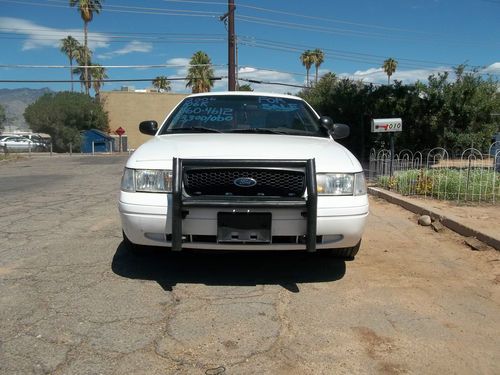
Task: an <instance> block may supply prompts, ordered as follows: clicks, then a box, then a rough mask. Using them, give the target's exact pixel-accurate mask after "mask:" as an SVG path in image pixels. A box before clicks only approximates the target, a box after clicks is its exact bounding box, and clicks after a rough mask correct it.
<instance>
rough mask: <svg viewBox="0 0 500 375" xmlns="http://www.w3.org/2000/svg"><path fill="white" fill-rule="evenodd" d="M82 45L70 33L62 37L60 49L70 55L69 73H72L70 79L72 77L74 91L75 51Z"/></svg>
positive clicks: (72, 89)
mask: <svg viewBox="0 0 500 375" xmlns="http://www.w3.org/2000/svg"><path fill="white" fill-rule="evenodd" d="M79 47H80V43H79V42H78V40H76V39H75V38H73V37H72V36H71V35H68V36H67V37H66V38H63V39H61V46H60V50H61V52H62V53H64V54H65V55H66V56H68V59H69V73H70V79H71V91H72V92H73V91H74V88H73V59H74V58H75V52H76V51H77V50H78V48H79Z"/></svg>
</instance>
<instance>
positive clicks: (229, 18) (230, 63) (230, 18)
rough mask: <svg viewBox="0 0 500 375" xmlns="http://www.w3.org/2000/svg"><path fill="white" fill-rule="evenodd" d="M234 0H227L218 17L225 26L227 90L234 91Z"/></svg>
mask: <svg viewBox="0 0 500 375" xmlns="http://www.w3.org/2000/svg"><path fill="white" fill-rule="evenodd" d="M235 9H236V7H235V6H234V0H227V13H225V14H224V15H223V16H221V17H219V19H220V20H221V21H224V24H225V25H226V27H227V90H228V91H236V63H235V61H236V58H235V55H236V36H235V35H234V10H235Z"/></svg>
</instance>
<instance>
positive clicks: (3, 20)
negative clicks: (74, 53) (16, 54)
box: [0, 17, 109, 51]
mask: <svg viewBox="0 0 500 375" xmlns="http://www.w3.org/2000/svg"><path fill="white" fill-rule="evenodd" d="M0 28H2V30H3V32H4V33H12V34H18V35H25V36H26V38H27V39H26V41H24V42H23V47H22V49H23V51H26V50H30V49H36V48H46V47H49V48H59V45H60V42H61V39H63V38H66V37H67V36H68V35H71V36H72V37H74V38H75V39H77V40H78V41H80V43H82V44H83V31H82V29H55V28H51V27H45V26H40V25H38V24H36V23H33V22H31V21H28V20H24V19H21V18H12V17H0ZM88 37H89V48H90V49H92V50H95V49H96V48H104V47H108V41H109V39H108V37H106V36H104V35H102V34H99V33H92V32H89V35H88Z"/></svg>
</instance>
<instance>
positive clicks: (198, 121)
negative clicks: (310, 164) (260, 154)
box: [160, 95, 328, 137]
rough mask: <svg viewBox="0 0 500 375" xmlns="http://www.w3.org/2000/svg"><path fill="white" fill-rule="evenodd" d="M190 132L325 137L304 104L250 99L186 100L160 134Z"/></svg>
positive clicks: (232, 97)
mask: <svg viewBox="0 0 500 375" xmlns="http://www.w3.org/2000/svg"><path fill="white" fill-rule="evenodd" d="M189 132H207V133H208V132H210V133H264V134H291V135H307V136H317V137H326V136H328V133H327V131H326V129H324V128H323V127H322V126H320V125H319V123H318V120H317V118H316V116H315V114H314V113H313V112H312V111H311V110H310V108H309V107H308V106H307V105H306V104H305V103H304V102H303V101H301V100H297V99H293V98H280V97H273V96H250V95H248V96H236V95H227V96H224V95H213V96H210V95H207V96H200V97H194V98H187V99H185V100H184V101H183V102H182V103H181V104H180V105H179V106H178V107H177V108H176V109H175V111H174V112H173V113H172V115H171V116H170V117H169V118H168V119H167V122H166V123H165V124H164V125H163V127H162V130H161V132H160V134H170V133H189Z"/></svg>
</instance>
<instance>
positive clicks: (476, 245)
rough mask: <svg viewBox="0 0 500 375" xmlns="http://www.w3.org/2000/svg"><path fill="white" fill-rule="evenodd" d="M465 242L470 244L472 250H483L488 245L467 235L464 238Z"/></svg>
mask: <svg viewBox="0 0 500 375" xmlns="http://www.w3.org/2000/svg"><path fill="white" fill-rule="evenodd" d="M464 241H465V243H466V244H467V245H469V246H470V248H471V249H472V250H475V251H483V250H486V249H487V248H488V247H487V246H486V244H484V243H482V242H481V241H479V240H478V239H477V238H476V237H467V238H465V240H464Z"/></svg>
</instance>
